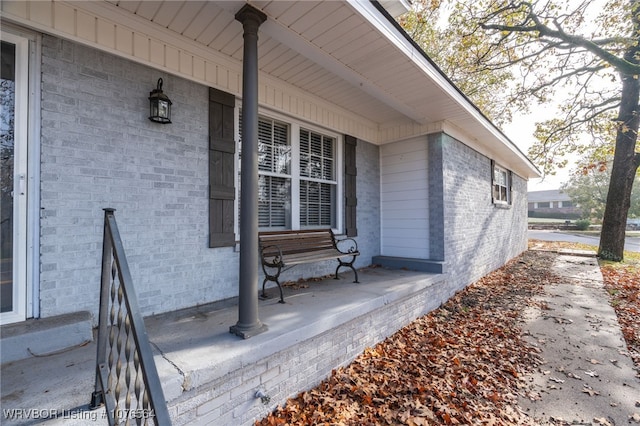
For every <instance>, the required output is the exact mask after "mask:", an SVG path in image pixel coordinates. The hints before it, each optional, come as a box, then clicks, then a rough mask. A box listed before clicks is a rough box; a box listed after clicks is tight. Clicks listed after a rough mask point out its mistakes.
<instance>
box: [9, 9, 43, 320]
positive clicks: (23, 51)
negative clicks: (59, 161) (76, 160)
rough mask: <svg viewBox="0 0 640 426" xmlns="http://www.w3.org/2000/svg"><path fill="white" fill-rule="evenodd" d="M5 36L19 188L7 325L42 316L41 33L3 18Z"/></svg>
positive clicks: (15, 164) (17, 192)
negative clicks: (11, 59)
mask: <svg viewBox="0 0 640 426" xmlns="http://www.w3.org/2000/svg"><path fill="white" fill-rule="evenodd" d="M0 38H1V39H2V40H3V41H7V42H10V43H12V44H15V46H16V95H15V96H16V108H15V115H16V117H15V132H16V136H15V139H16V140H15V148H16V151H15V153H14V156H15V159H14V194H18V195H17V196H14V242H13V246H14V253H13V256H14V263H13V285H14V288H13V290H14V300H13V310H12V311H10V312H4V313H2V314H0V324H2V325H3V324H9V323H14V322H19V321H24V320H25V319H27V318H32V317H36V318H37V317H39V316H40V305H39V303H38V301H37V299H38V298H37V295H39V294H40V284H39V283H40V267H39V265H40V258H39V246H40V239H39V237H40V232H39V227H40V215H39V211H40V196H39V194H40V179H39V176H40V131H39V127H38V126H39V123H40V99H39V93H40V70H41V67H40V61H39V59H40V52H41V37H40V36H39V35H38V34H36V33H34V32H32V31H29V30H26V29H23V28H21V27H17V26H14V25H11V24H10V23H6V22H4V21H3V22H2V30H1V31H0ZM16 200H17V202H16ZM18 211H22V212H26V214H24V213H23V214H22V215H19V214H17V212H18Z"/></svg>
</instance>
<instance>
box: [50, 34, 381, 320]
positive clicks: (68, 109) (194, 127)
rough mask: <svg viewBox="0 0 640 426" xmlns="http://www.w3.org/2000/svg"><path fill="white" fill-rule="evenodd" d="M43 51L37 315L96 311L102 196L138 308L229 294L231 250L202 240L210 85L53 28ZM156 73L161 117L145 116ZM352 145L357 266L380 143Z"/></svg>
mask: <svg viewBox="0 0 640 426" xmlns="http://www.w3.org/2000/svg"><path fill="white" fill-rule="evenodd" d="M42 62H43V65H42V71H43V73H42V74H43V75H42V154H41V163H42V173H41V185H42V192H41V207H42V211H41V218H42V219H41V248H40V249H41V283H40V289H41V291H40V304H41V315H42V317H48V316H53V315H57V314H62V313H68V312H75V311H82V310H87V311H90V312H93V313H94V314H96V313H97V308H98V301H99V295H98V293H99V280H100V256H101V244H102V219H103V212H102V209H103V208H105V207H114V208H116V209H117V211H116V214H115V215H116V220H117V222H118V225H119V227H120V232H121V235H122V238H123V241H124V246H125V250H126V253H127V257H128V260H129V264H130V267H131V272H132V275H133V279H134V284H135V287H136V289H137V292H138V300H139V303H140V306H141V308H142V314H143V315H145V316H146V315H151V314H154V313H160V312H166V311H171V310H175V309H179V308H184V307H188V306H193V305H197V304H203V303H207V302H213V301H217V300H222V299H227V298H231V297H235V296H237V286H238V277H237V275H238V253H236V252H234V251H233V249H231V248H220V249H211V248H209V247H208V240H207V239H208V199H207V197H208V152H207V147H208V91H207V88H206V87H204V86H202V85H199V84H196V83H193V82H190V81H187V80H184V79H180V78H177V77H174V76H171V75H166V74H163V73H160V72H158V71H156V70H153V69H150V68H148V67H146V66H143V65H140V64H137V63H134V62H130V61H127V60H125V59H121V58H118V57H115V56H112V55H109V54H107V53H103V52H98V51H96V50H94V49H91V48H89V47H86V46H82V45H79V44H76V43H73V42H70V41H66V40H61V39H57V38H54V37H50V36H45V37H44V38H43V49H42ZM159 77H162V78H163V80H164V85H163V90H164V92H165V93H166V94H167V95H168V96H169V97H170V98H171V100H172V101H173V111H172V112H173V117H172V121H173V123H172V124H168V125H160V124H157V123H152V122H151V121H149V120H148V119H147V115H148V109H149V108H148V103H149V101H148V100H147V97H148V96H149V92H150V91H151V90H152V89H154V88H155V87H156V82H157V79H158V78H159ZM358 156H359V157H358V160H357V162H358V172H359V175H358V183H357V185H358V199H359V203H360V205H359V206H358V208H359V212H358V213H359V218H358V228H359V233H360V236H359V237H358V243H359V247H360V249H361V251H362V253H363V254H362V256H360V258H359V259H358V261H357V262H356V266H357V267H363V266H367V265H369V264H370V263H371V256H373V255H376V254H379V243H378V241H379V213H378V206H379V195H378V194H379V187H378V182H379V175H378V149H377V147H375V146H373V145H371V144H367V143H366V142H361V141H360V142H359V143H358ZM335 266H336V262H324V263H318V264H311V265H305V266H300V267H296V268H294V269H292V270H291V271H290V272H289V273H288V274H286V275H284V276H283V278H284V280H287V279H292V280H296V279H298V278H300V277H313V276H321V275H325V274H329V273H333V272H334V271H335ZM347 270H348V269H347Z"/></svg>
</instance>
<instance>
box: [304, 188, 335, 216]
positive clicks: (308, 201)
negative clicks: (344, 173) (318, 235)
mask: <svg viewBox="0 0 640 426" xmlns="http://www.w3.org/2000/svg"><path fill="white" fill-rule="evenodd" d="M334 207H335V185H333V184H329V183H321V182H311V181H306V180H301V181H300V225H302V226H327V227H329V226H335V223H334V222H335V215H334Z"/></svg>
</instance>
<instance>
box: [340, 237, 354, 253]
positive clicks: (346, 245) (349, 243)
mask: <svg viewBox="0 0 640 426" xmlns="http://www.w3.org/2000/svg"><path fill="white" fill-rule="evenodd" d="M336 249H338V251H339V252H340V253H344V254H354V253H357V252H358V243H357V242H356V240H354V239H353V238H343V239H341V240H338V239H336Z"/></svg>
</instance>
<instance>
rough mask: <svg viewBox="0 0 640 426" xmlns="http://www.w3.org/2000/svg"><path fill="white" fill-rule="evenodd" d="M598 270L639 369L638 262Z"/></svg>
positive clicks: (639, 294)
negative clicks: (600, 272)
mask: <svg viewBox="0 0 640 426" xmlns="http://www.w3.org/2000/svg"><path fill="white" fill-rule="evenodd" d="M600 270H601V271H602V276H603V278H604V285H605V287H606V289H607V291H608V292H609V294H610V295H611V305H612V306H613V308H614V309H615V311H616V314H617V315H618V322H619V323H620V328H621V329H622V334H623V335H624V338H625V340H626V342H627V347H628V348H629V353H630V354H631V358H632V359H633V362H634V363H635V365H636V367H638V368H640V262H639V265H635V264H633V263H631V264H629V263H621V264H613V263H605V264H603V265H601V267H600Z"/></svg>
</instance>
